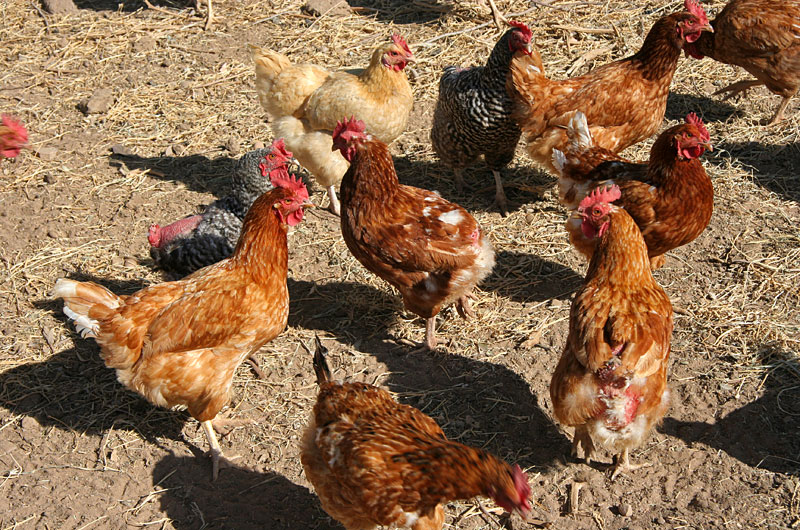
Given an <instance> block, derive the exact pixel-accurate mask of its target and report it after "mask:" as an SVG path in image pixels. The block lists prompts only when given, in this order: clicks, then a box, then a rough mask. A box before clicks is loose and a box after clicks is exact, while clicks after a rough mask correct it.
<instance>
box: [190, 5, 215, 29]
mask: <svg viewBox="0 0 800 530" xmlns="http://www.w3.org/2000/svg"><path fill="white" fill-rule="evenodd" d="M201 1H202V0H194V10H195V11H197V12H198V13H200V2H201ZM206 5H207V6H208V14H207V15H206V25H205V28H204V29H205V30H206V31H208V30H209V29H210V28H211V22H212V21H213V20H214V8H212V7H211V0H206Z"/></svg>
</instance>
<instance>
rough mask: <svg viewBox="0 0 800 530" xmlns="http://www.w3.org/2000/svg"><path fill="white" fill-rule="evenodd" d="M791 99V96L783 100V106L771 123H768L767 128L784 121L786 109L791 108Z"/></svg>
mask: <svg viewBox="0 0 800 530" xmlns="http://www.w3.org/2000/svg"><path fill="white" fill-rule="evenodd" d="M791 99H792V98H791V96H789V97H785V98H783V101H781V104H780V105H779V106H778V110H777V111H775V115H774V116H773V117H772V119H771V120H770V121H769V123H767V127H771V126H773V125H775V124H778V123H780V122H781V121H783V111H785V110H786V107H788V106H789V101H791Z"/></svg>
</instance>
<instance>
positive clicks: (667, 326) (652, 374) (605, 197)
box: [550, 186, 672, 478]
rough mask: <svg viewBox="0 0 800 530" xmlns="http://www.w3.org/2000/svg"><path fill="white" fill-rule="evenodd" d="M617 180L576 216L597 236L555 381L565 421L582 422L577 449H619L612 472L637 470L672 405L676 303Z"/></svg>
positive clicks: (588, 454) (590, 452)
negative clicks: (636, 457) (659, 279)
mask: <svg viewBox="0 0 800 530" xmlns="http://www.w3.org/2000/svg"><path fill="white" fill-rule="evenodd" d="M619 197H620V190H619V188H618V187H617V186H612V187H611V188H606V189H602V190H601V189H599V188H598V189H595V190H594V191H593V192H592V193H591V194H589V196H587V197H586V198H585V199H584V200H583V201H581V205H580V207H579V209H578V211H577V213H576V214H573V215H576V216H577V217H579V218H580V219H581V221H582V223H583V226H582V228H583V231H584V234H586V236H587V237H591V238H595V239H597V240H598V242H597V249H596V250H595V252H594V255H593V256H592V259H591V261H590V262H589V269H588V270H587V272H586V281H585V283H584V285H583V287H582V288H581V289H580V290H578V292H577V294H576V295H575V300H574V301H573V303H572V308H571V309H570V314H569V335H568V336H567V344H566V346H565V347H564V352H563V353H562V355H561V360H560V361H559V363H558V366H557V367H556V370H555V372H554V373H553V379H552V380H551V382H550V397H551V398H552V400H553V409H554V412H555V416H556V418H557V419H558V421H559V422H561V423H562V424H564V425H567V426H570V427H575V436H574V438H573V441H572V450H573V455H575V456H577V453H578V449H579V448H580V447H581V446H582V448H583V452H584V457H585V459H586V461H587V462H588V461H590V460H591V459H592V457H593V456H594V449H595V443H599V444H600V445H602V446H603V447H605V448H606V449H608V450H610V451H612V452H614V453H615V455H616V456H615V458H614V460H615V462H614V468H613V469H614V472H613V475H612V478H616V476H617V475H619V474H620V473H622V472H624V471H627V470H632V469H635V468H636V467H639V466H634V465H632V464H631V463H630V457H629V453H630V450H631V449H634V448H636V447H638V446H639V445H641V444H642V443H643V442H644V440H645V438H646V436H647V434H648V433H649V432H650V430H651V429H652V427H653V425H655V424H656V423H657V422H658V421H660V420H661V418H662V417H663V416H664V413H665V412H666V410H667V406H668V403H669V389H668V388H667V363H668V360H669V353H670V337H671V335H672V305H671V304H670V301H669V298H668V297H667V294H666V293H665V292H664V289H662V288H661V286H660V285H658V283H656V281H655V279H654V278H653V274H652V272H651V271H650V261H649V259H648V257H647V246H646V245H645V242H644V238H643V237H642V234H641V232H640V231H639V228H638V227H637V226H636V223H635V222H634V221H633V219H632V218H631V216H630V215H628V213H627V212H626V211H625V210H624V209H622V208H619V207H617V206H615V205H614V204H612V202H613V201H615V200H617V199H619Z"/></svg>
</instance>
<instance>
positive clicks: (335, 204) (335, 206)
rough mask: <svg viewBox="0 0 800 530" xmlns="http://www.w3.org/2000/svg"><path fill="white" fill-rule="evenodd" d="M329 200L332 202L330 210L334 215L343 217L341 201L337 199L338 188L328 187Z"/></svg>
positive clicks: (329, 206)
mask: <svg viewBox="0 0 800 530" xmlns="http://www.w3.org/2000/svg"><path fill="white" fill-rule="evenodd" d="M328 198H329V199H330V200H331V203H330V204H329V205H328V210H330V212H331V213H332V214H334V215H341V214H342V213H341V207H340V206H339V199H338V198H337V197H336V186H328Z"/></svg>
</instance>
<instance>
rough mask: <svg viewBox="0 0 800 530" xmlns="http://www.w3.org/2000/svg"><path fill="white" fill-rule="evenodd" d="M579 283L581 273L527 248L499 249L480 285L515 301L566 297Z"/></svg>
mask: <svg viewBox="0 0 800 530" xmlns="http://www.w3.org/2000/svg"><path fill="white" fill-rule="evenodd" d="M582 283H583V276H581V275H580V274H578V273H576V272H575V271H573V270H572V269H571V268H569V267H566V266H564V265H562V264H560V263H557V262H554V261H549V260H546V259H542V258H540V257H539V256H536V255H533V254H529V253H527V252H514V251H509V250H501V251H499V252H496V254H495V266H494V269H493V270H492V273H491V274H490V275H489V277H488V278H487V279H486V280H484V281H483V283H482V284H481V288H482V289H484V290H487V291H494V292H496V293H497V294H499V295H501V296H503V297H505V298H510V299H512V300H514V301H515V302H523V303H524V302H542V301H544V300H552V299H559V300H569V298H570V297H571V295H572V293H573V292H575V290H576V289H578V287H580V286H581V284H582Z"/></svg>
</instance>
